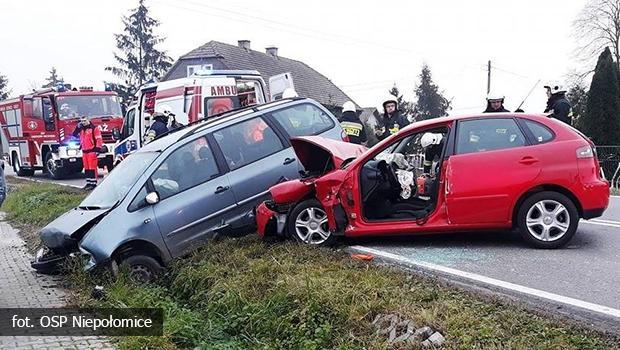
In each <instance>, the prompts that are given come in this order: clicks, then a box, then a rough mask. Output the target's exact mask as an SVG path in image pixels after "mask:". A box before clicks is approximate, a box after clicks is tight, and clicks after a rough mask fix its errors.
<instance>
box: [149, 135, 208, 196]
mask: <svg viewBox="0 0 620 350" xmlns="http://www.w3.org/2000/svg"><path fill="white" fill-rule="evenodd" d="M219 173H220V172H219V169H218V167H217V163H216V162H215V158H214V157H213V152H212V151H211V148H210V147H209V144H208V143H207V139H206V138H204V137H201V138H199V139H197V140H194V141H192V142H190V143H188V144H186V145H184V146H182V147H180V148H178V149H177V150H175V151H174V152H172V154H170V155H169V156H168V158H167V159H166V160H165V161H164V162H163V163H162V164H161V165H160V166H159V168H157V170H156V171H155V173H153V175H152V176H151V181H152V182H153V186H154V187H155V191H157V193H158V194H159V198H160V199H165V198H168V197H170V196H173V195H175V194H177V193H179V192H182V191H185V190H186V189H188V188H192V187H194V186H196V185H199V184H201V183H203V182H206V181H208V180H210V179H211V178H213V177H215V176H217V175H218V174H219Z"/></svg>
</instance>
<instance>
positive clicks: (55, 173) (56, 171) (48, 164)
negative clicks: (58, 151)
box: [44, 152, 67, 180]
mask: <svg viewBox="0 0 620 350" xmlns="http://www.w3.org/2000/svg"><path fill="white" fill-rule="evenodd" d="M44 172H46V173H47V175H48V176H49V177H51V178H52V179H54V180H62V179H64V178H65V177H66V175H67V170H66V169H65V168H58V167H56V166H55V165H54V157H53V156H52V152H47V153H46V154H45V166H44Z"/></svg>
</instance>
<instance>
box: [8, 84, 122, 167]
mask: <svg viewBox="0 0 620 350" xmlns="http://www.w3.org/2000/svg"><path fill="white" fill-rule="evenodd" d="M84 116H85V117H88V118H89V119H90V120H91V122H92V123H93V124H94V125H95V126H97V127H98V128H99V129H100V130H101V135H102V136H103V142H104V145H105V146H106V147H103V152H102V153H100V154H99V166H100V167H103V166H107V167H108V170H111V169H112V166H113V148H114V142H115V141H114V138H113V136H112V130H113V129H114V128H120V127H121V126H122V124H123V118H122V111H121V106H120V103H119V98H118V96H117V94H116V92H112V91H93V89H92V88H80V89H79V90H77V91H76V90H75V89H74V90H73V91H65V89H64V88H62V87H61V88H60V89H54V88H50V89H45V90H40V91H36V92H33V93H32V94H28V95H21V96H19V97H16V98H12V99H8V100H4V101H2V102H0V124H1V126H2V133H1V134H0V138H1V139H2V153H3V155H4V157H5V159H6V160H7V161H8V162H9V164H11V165H12V166H13V170H14V171H15V172H16V173H17V174H18V175H20V176H32V175H33V174H34V171H35V170H43V172H45V173H48V174H49V176H51V177H52V178H56V179H58V178H63V177H65V176H67V175H69V174H72V173H78V172H81V171H82V151H81V150H80V143H79V139H78V138H75V137H73V135H72V133H73V130H74V129H75V127H76V125H77V123H79V120H80V118H81V117H84ZM106 148H107V150H106Z"/></svg>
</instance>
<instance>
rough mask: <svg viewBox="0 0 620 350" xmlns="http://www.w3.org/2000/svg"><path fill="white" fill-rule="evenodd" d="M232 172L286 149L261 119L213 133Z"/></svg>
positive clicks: (247, 121) (254, 119) (257, 118)
mask: <svg viewBox="0 0 620 350" xmlns="http://www.w3.org/2000/svg"><path fill="white" fill-rule="evenodd" d="M213 136H214V138H215V141H216V142H217V144H218V145H219V146H220V149H221V150H222V153H224V158H225V159H226V163H228V167H229V168H230V170H235V169H238V168H241V167H242V166H244V165H247V164H250V163H253V162H255V161H257V160H259V159H262V158H265V157H267V156H269V155H272V154H274V153H276V152H279V151H281V150H282V149H284V146H283V145H282V142H281V141H280V139H279V138H278V136H277V135H276V133H275V132H274V131H273V129H271V127H269V125H267V123H265V121H264V120H263V119H262V118H261V117H256V118H253V119H250V120H246V121H244V122H241V123H238V124H235V125H231V126H229V127H226V128H222V129H221V130H218V131H216V132H214V133H213Z"/></svg>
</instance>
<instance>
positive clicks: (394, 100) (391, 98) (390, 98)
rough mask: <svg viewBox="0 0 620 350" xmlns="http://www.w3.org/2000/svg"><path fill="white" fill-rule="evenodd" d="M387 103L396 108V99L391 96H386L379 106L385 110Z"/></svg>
mask: <svg viewBox="0 0 620 350" xmlns="http://www.w3.org/2000/svg"><path fill="white" fill-rule="evenodd" d="M388 102H394V103H395V104H396V108H398V98H397V97H396V96H394V95H392V94H388V95H387V96H386V97H385V98H384V99H383V102H381V106H382V107H383V108H384V109H385V105H386V103H388Z"/></svg>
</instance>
